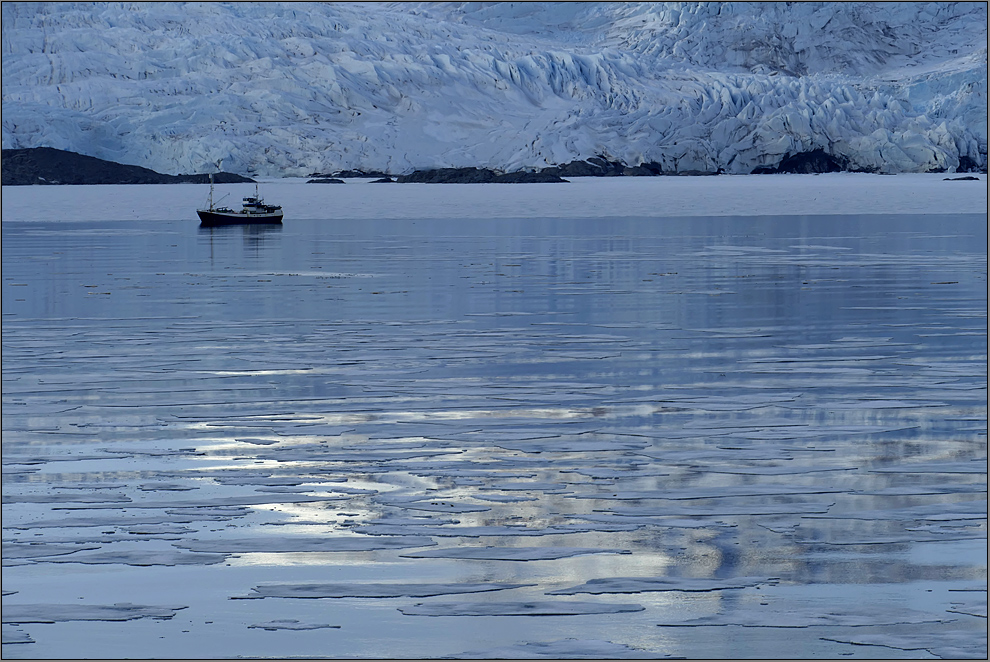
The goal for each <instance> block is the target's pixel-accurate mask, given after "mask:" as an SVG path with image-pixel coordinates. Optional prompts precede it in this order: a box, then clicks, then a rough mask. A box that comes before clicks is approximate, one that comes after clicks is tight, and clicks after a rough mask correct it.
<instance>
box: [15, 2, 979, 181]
mask: <svg viewBox="0 0 990 662" xmlns="http://www.w3.org/2000/svg"><path fill="white" fill-rule="evenodd" d="M2 12H3V16H2V18H3V21H2V32H3V34H2V67H3V71H2V73H3V78H2V91H3V120H2V124H3V133H2V143H3V147H4V148H5V149H10V148H28V147H40V146H47V147H54V148H58V149H65V150H71V151H74V152H79V153H82V154H87V155H90V156H95V157H98V158H102V159H108V160H112V161H117V162H120V163H127V164H132V165H138V166H143V167H147V168H151V169H153V170H156V171H158V172H169V173H178V172H205V171H207V170H209V169H212V168H214V167H215V165H216V163H218V162H220V161H221V160H222V164H223V169H224V170H227V171H231V172H240V173H243V174H248V175H260V176H287V175H291V176H304V175H308V174H309V173H313V172H334V171H338V170H344V169H354V170H363V171H372V170H375V171H383V172H389V173H393V174H401V173H406V172H410V171H412V170H415V169H426V168H463V167H487V168H493V169H498V170H503V171H516V170H521V169H523V170H536V169H541V168H546V167H549V166H553V165H558V164H564V163H568V162H571V161H575V160H581V159H587V158H590V157H595V156H600V157H603V158H604V159H606V160H608V161H614V162H621V163H624V164H627V165H629V166H637V165H641V164H650V165H651V168H652V170H653V171H659V172H664V173H690V172H727V173H750V172H753V171H758V170H762V171H773V170H774V169H776V168H778V167H779V166H780V164H781V162H783V161H785V160H786V159H794V158H798V157H800V155H802V154H807V153H815V154H824V155H826V156H827V157H828V158H829V159H831V160H832V162H834V163H839V164H841V165H842V167H843V168H846V169H850V170H864V171H870V172H926V171H954V170H969V169H974V168H975V169H985V168H986V164H987V5H986V3H983V2H973V3H967V2H960V3H948V2H933V3H915V2H904V3H871V2H862V3H860V2H834V3H828V2H826V3H819V2H779V3H742V2H740V3H736V2H730V3H719V2H711V3H709V2H703V3H384V4H375V3H369V4H363V3H341V4H323V3H312V4H310V3H172V2H166V3H78V4H76V3H52V4H45V3H16V2H5V3H3V5H2Z"/></svg>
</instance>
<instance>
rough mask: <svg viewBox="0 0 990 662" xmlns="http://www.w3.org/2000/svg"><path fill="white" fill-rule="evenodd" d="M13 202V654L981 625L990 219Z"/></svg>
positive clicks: (963, 645) (712, 638)
mask: <svg viewBox="0 0 990 662" xmlns="http://www.w3.org/2000/svg"><path fill="white" fill-rule="evenodd" d="M438 190H442V188H441V189H438ZM506 190H508V189H506ZM9 216H10V215H5V217H4V219H3V224H2V261H3V272H2V281H3V299H2V308H3V327H2V336H3V354H2V362H3V564H4V567H3V590H4V597H3V621H4V623H3V641H4V643H3V656H4V657H5V658H18V657H22V658H63V657H69V658H79V657H101V658H116V657H137V658H147V657H172V658H183V657H195V658H199V657H205V658H211V657H236V656H248V657H257V656H277V657H294V656H304V657H324V656H326V657H369V658H410V657H411V658H417V657H440V656H452V657H489V658H490V657H503V658H504V657H524V658H537V657H553V658H575V657H590V658H630V657H644V658H662V657H668V656H681V657H689V658H751V657H752V658H811V657H824V658H836V657H850V658H901V657H903V658H935V657H952V658H955V657H965V658H978V659H985V658H986V655H987V648H986V644H987V621H986V615H987V611H986V610H987V607H986V596H987V594H986V587H987V584H986V561H987V526H986V525H987V224H986V217H985V216H984V215H980V214H975V215H971V214H946V215H937V214H934V215H932V214H929V215H917V216H905V215H872V216H857V215H844V216H762V217H761V216H738V217H732V216H723V217H694V218H644V217H623V216H615V217H609V216H603V217H601V218H518V219H513V218H497V219H490V218H485V209H483V208H479V209H478V210H477V213H476V215H475V216H474V217H471V218H444V219H438V220H430V219H422V218H420V219H380V220H346V219H345V220H340V219H335V220H331V218H329V216H330V211H329V210H328V213H327V216H328V218H327V219H325V220H293V219H292V218H291V217H288V216H287V220H286V222H285V224H284V225H283V226H281V227H278V226H274V227H260V226H257V227H229V228H214V229H203V228H200V227H199V226H198V223H197V222H196V221H194V220H190V219H184V220H173V221H150V220H143V221H142V220H139V221H134V222H122V221H100V222H97V221H76V222H62V221H60V220H57V219H55V220H38V219H27V218H25V219H19V218H12V217H9Z"/></svg>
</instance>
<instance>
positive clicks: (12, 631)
mask: <svg viewBox="0 0 990 662" xmlns="http://www.w3.org/2000/svg"><path fill="white" fill-rule="evenodd" d="M2 635H3V637H2V643H3V644H4V645H7V644H33V643H34V639H32V638H31V635H29V634H28V633H27V632H24V631H23V630H19V629H17V628H11V627H7V626H6V625H4V626H3V629H2Z"/></svg>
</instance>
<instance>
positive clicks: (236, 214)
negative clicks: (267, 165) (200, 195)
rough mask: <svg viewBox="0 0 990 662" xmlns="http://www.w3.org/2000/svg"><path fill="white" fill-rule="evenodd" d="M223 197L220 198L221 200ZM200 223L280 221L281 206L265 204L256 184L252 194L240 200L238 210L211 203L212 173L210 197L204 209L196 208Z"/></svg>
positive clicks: (237, 223)
mask: <svg viewBox="0 0 990 662" xmlns="http://www.w3.org/2000/svg"><path fill="white" fill-rule="evenodd" d="M222 200H223V198H221V201H222ZM196 213H197V214H199V220H200V225H241V224H244V223H253V224H255V223H278V224H281V223H282V207H281V206H280V205H266V204H265V201H264V199H263V198H262V197H261V196H260V195H258V184H257V183H255V185H254V195H250V196H247V197H246V198H244V199H243V200H242V202H241V209H240V211H237V210H234V209H231V208H230V207H218V206H216V205H214V204H213V175H212V174H210V198H209V200H208V201H207V207H206V209H197V210H196Z"/></svg>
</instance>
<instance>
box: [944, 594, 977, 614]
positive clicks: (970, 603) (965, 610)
mask: <svg viewBox="0 0 990 662" xmlns="http://www.w3.org/2000/svg"><path fill="white" fill-rule="evenodd" d="M951 602H952V608H951V609H947V610H946V611H948V612H951V613H953V614H968V615H969V616H976V617H978V618H986V617H987V597H986V596H985V595H984V596H983V597H982V598H976V597H974V598H966V599H963V600H959V599H953V600H952V601H951Z"/></svg>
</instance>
